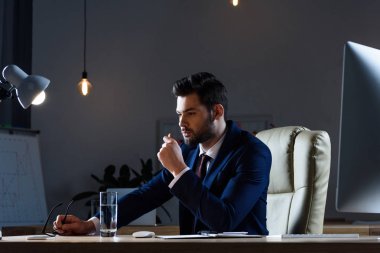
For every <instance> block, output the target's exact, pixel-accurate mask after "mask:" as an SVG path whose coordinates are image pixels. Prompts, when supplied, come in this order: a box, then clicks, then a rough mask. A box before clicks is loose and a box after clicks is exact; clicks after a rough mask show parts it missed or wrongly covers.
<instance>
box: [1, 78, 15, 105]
mask: <svg viewBox="0 0 380 253" xmlns="http://www.w3.org/2000/svg"><path fill="white" fill-rule="evenodd" d="M15 89H16V87H15V86H13V85H12V84H10V83H9V82H7V81H5V82H2V81H1V80H0V102H1V101H2V100H3V99H6V98H11V97H12V93H13V91H14V90H15Z"/></svg>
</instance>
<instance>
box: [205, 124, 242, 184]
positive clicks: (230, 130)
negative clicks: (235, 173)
mask: <svg viewBox="0 0 380 253" xmlns="http://www.w3.org/2000/svg"><path fill="white" fill-rule="evenodd" d="M239 135H240V129H239V128H238V127H237V126H236V125H235V124H234V123H233V122H232V121H228V122H227V133H226V136H225V138H224V141H223V144H222V146H221V147H220V150H219V152H218V155H217V156H216V158H215V160H214V161H212V162H211V164H210V166H209V169H208V172H207V174H206V177H205V179H204V181H203V184H204V185H205V186H206V187H207V188H209V189H210V188H211V185H212V183H213V182H214V180H215V178H216V176H217V175H218V174H219V172H220V171H221V170H222V169H223V168H224V166H226V164H227V162H228V160H230V157H231V156H232V155H233V152H231V150H233V149H234V146H235V143H236V142H237V141H238V136H239ZM198 149H199V148H198ZM198 152H199V151H198Z"/></svg>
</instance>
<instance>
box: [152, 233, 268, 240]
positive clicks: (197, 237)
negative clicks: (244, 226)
mask: <svg viewBox="0 0 380 253" xmlns="http://www.w3.org/2000/svg"><path fill="white" fill-rule="evenodd" d="M156 237H157V238H162V239H207V238H261V237H262V236H261V235H244V234H225V233H219V234H207V235H206V234H203V235H158V236H156Z"/></svg>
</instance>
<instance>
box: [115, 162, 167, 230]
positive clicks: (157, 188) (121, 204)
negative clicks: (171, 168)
mask: <svg viewBox="0 0 380 253" xmlns="http://www.w3.org/2000/svg"><path fill="white" fill-rule="evenodd" d="M172 179H173V176H172V175H171V174H170V173H169V172H168V171H167V170H166V169H163V170H162V171H161V172H160V173H159V174H157V175H156V176H155V177H154V178H153V179H152V180H150V181H149V182H148V183H146V184H144V185H143V186H141V187H140V188H138V189H136V190H135V191H133V192H131V193H129V194H127V195H125V196H123V197H122V198H121V199H120V200H119V201H118V224H117V227H118V228H120V227H122V226H125V225H128V224H129V223H130V222H131V221H133V220H135V219H137V218H138V217H140V216H141V215H143V214H145V213H147V212H150V211H151V210H153V209H155V208H157V207H159V206H161V205H162V204H164V203H165V202H166V201H168V200H169V199H170V198H171V197H172V196H173V195H172V194H171V193H170V191H169V188H168V184H169V183H170V181H171V180H172Z"/></svg>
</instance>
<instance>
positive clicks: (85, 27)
mask: <svg viewBox="0 0 380 253" xmlns="http://www.w3.org/2000/svg"><path fill="white" fill-rule="evenodd" d="M83 18H84V38H83V42H84V45H83V71H84V72H86V38H87V0H84V11H83Z"/></svg>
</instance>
